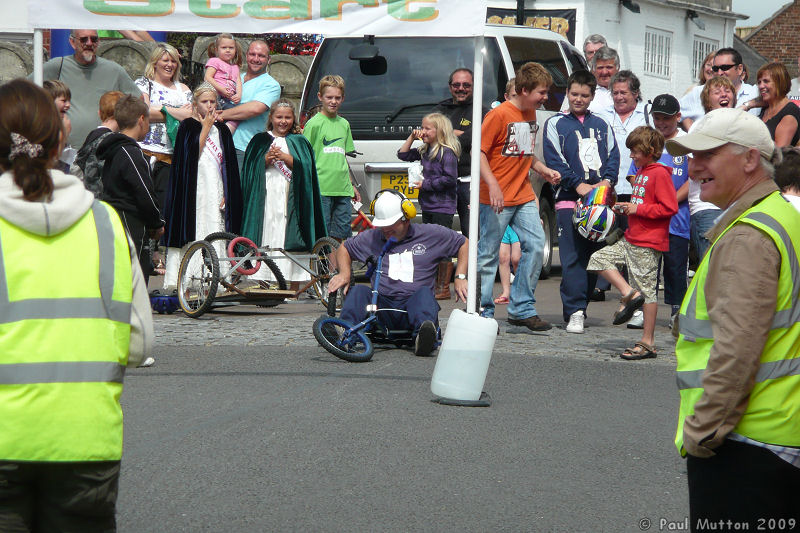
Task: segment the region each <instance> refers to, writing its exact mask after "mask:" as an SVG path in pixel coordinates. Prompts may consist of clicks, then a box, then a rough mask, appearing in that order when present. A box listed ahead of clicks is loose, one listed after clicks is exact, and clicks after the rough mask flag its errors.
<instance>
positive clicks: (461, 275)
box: [456, 274, 467, 279]
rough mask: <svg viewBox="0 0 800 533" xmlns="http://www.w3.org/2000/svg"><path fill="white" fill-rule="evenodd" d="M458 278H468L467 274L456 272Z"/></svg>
mask: <svg viewBox="0 0 800 533" xmlns="http://www.w3.org/2000/svg"><path fill="white" fill-rule="evenodd" d="M456 279H467V275H466V274H456Z"/></svg>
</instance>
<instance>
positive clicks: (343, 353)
mask: <svg viewBox="0 0 800 533" xmlns="http://www.w3.org/2000/svg"><path fill="white" fill-rule="evenodd" d="M350 327H351V326H350V324H348V323H347V322H345V321H344V320H340V319H338V318H332V317H328V316H324V315H323V316H321V317H319V318H318V319H317V320H315V321H314V325H313V326H312V330H313V331H314V338H315V339H317V342H318V343H320V345H321V346H322V347H323V348H325V349H326V350H328V351H329V352H330V353H332V354H333V355H335V356H336V357H338V358H339V359H344V360H345V361H349V362H351V363H366V362H367V361H369V360H370V359H372V354H373V352H374V349H373V347H372V341H370V340H369V337H367V336H366V335H365V334H364V332H363V331H353V332H351V333H350V334H348V333H347V331H348V330H349V329H350Z"/></svg>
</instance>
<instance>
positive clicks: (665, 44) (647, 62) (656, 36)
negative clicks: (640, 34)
mask: <svg viewBox="0 0 800 533" xmlns="http://www.w3.org/2000/svg"><path fill="white" fill-rule="evenodd" d="M671 55H672V32H669V31H664V30H657V29H655V28H650V27H646V28H645V31H644V73H645V74H649V75H651V76H657V77H659V78H669V75H670V72H669V70H670V69H669V64H670V56H671Z"/></svg>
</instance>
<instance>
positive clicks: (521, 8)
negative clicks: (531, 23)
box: [517, 0, 525, 26]
mask: <svg viewBox="0 0 800 533" xmlns="http://www.w3.org/2000/svg"><path fill="white" fill-rule="evenodd" d="M523 24H525V0H517V26H522V25H523Z"/></svg>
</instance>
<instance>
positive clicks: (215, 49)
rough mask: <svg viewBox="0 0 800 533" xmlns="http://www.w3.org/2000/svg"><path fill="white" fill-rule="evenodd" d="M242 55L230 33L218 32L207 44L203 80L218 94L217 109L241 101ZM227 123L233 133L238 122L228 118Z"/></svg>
mask: <svg viewBox="0 0 800 533" xmlns="http://www.w3.org/2000/svg"><path fill="white" fill-rule="evenodd" d="M242 57H243V54H242V48H241V46H239V43H237V42H236V40H235V39H234V38H233V36H232V35H231V34H230V33H220V34H219V35H217V36H216V38H215V39H214V40H213V41H212V42H211V44H210V45H208V61H206V74H205V81H207V82H208V83H210V84H211V85H212V86H213V87H214V89H216V91H217V93H218V94H219V98H218V102H217V109H230V108H232V107H236V106H237V105H239V103H240V102H241V101H242V78H241V76H239V67H240V66H241V64H242ZM227 125H228V129H230V130H231V133H233V132H234V131H236V126H238V125H239V123H238V122H235V121H232V120H229V121H228V122H227Z"/></svg>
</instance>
